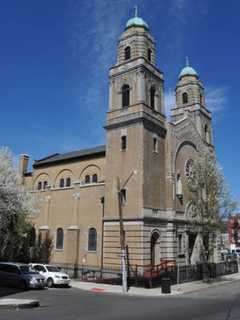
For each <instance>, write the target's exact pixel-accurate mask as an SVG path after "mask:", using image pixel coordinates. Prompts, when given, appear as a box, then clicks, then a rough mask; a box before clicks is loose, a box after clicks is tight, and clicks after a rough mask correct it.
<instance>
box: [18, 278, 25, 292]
mask: <svg viewBox="0 0 240 320" xmlns="http://www.w3.org/2000/svg"><path fill="white" fill-rule="evenodd" d="M19 288H20V289H21V290H26V289H27V283H26V281H24V280H21V281H20V282H19Z"/></svg>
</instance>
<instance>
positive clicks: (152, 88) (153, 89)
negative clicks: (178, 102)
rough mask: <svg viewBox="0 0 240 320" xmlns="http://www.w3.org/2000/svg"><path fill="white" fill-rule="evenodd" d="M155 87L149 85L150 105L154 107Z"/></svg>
mask: <svg viewBox="0 0 240 320" xmlns="http://www.w3.org/2000/svg"><path fill="white" fill-rule="evenodd" d="M155 92H156V89H155V87H151V89H150V106H151V108H153V109H155Z"/></svg>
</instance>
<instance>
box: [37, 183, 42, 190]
mask: <svg viewBox="0 0 240 320" xmlns="http://www.w3.org/2000/svg"><path fill="white" fill-rule="evenodd" d="M37 189H38V190H42V181H39V182H38V185H37Z"/></svg>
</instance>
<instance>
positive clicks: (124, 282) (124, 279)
mask: <svg viewBox="0 0 240 320" xmlns="http://www.w3.org/2000/svg"><path fill="white" fill-rule="evenodd" d="M134 174H137V171H136V170H134V171H132V173H131V174H130V175H129V177H128V178H127V179H126V181H125V182H124V184H123V185H122V186H120V179H119V177H117V194H118V209H119V226H120V246H121V267H122V290H123V292H124V293H126V292H127V263H126V262H127V255H126V245H125V230H124V226H123V214H122V205H123V194H122V189H123V188H124V187H125V186H126V185H127V183H128V182H129V180H130V179H131V177H132V176H133V175H134Z"/></svg>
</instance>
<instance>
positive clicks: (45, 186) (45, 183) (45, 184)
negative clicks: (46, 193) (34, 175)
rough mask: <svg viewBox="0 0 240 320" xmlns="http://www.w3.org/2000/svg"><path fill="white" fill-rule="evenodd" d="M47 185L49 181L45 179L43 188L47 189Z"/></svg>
mask: <svg viewBox="0 0 240 320" xmlns="http://www.w3.org/2000/svg"><path fill="white" fill-rule="evenodd" d="M47 186H48V182H47V181H44V182H43V189H44V190H45V189H47Z"/></svg>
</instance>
